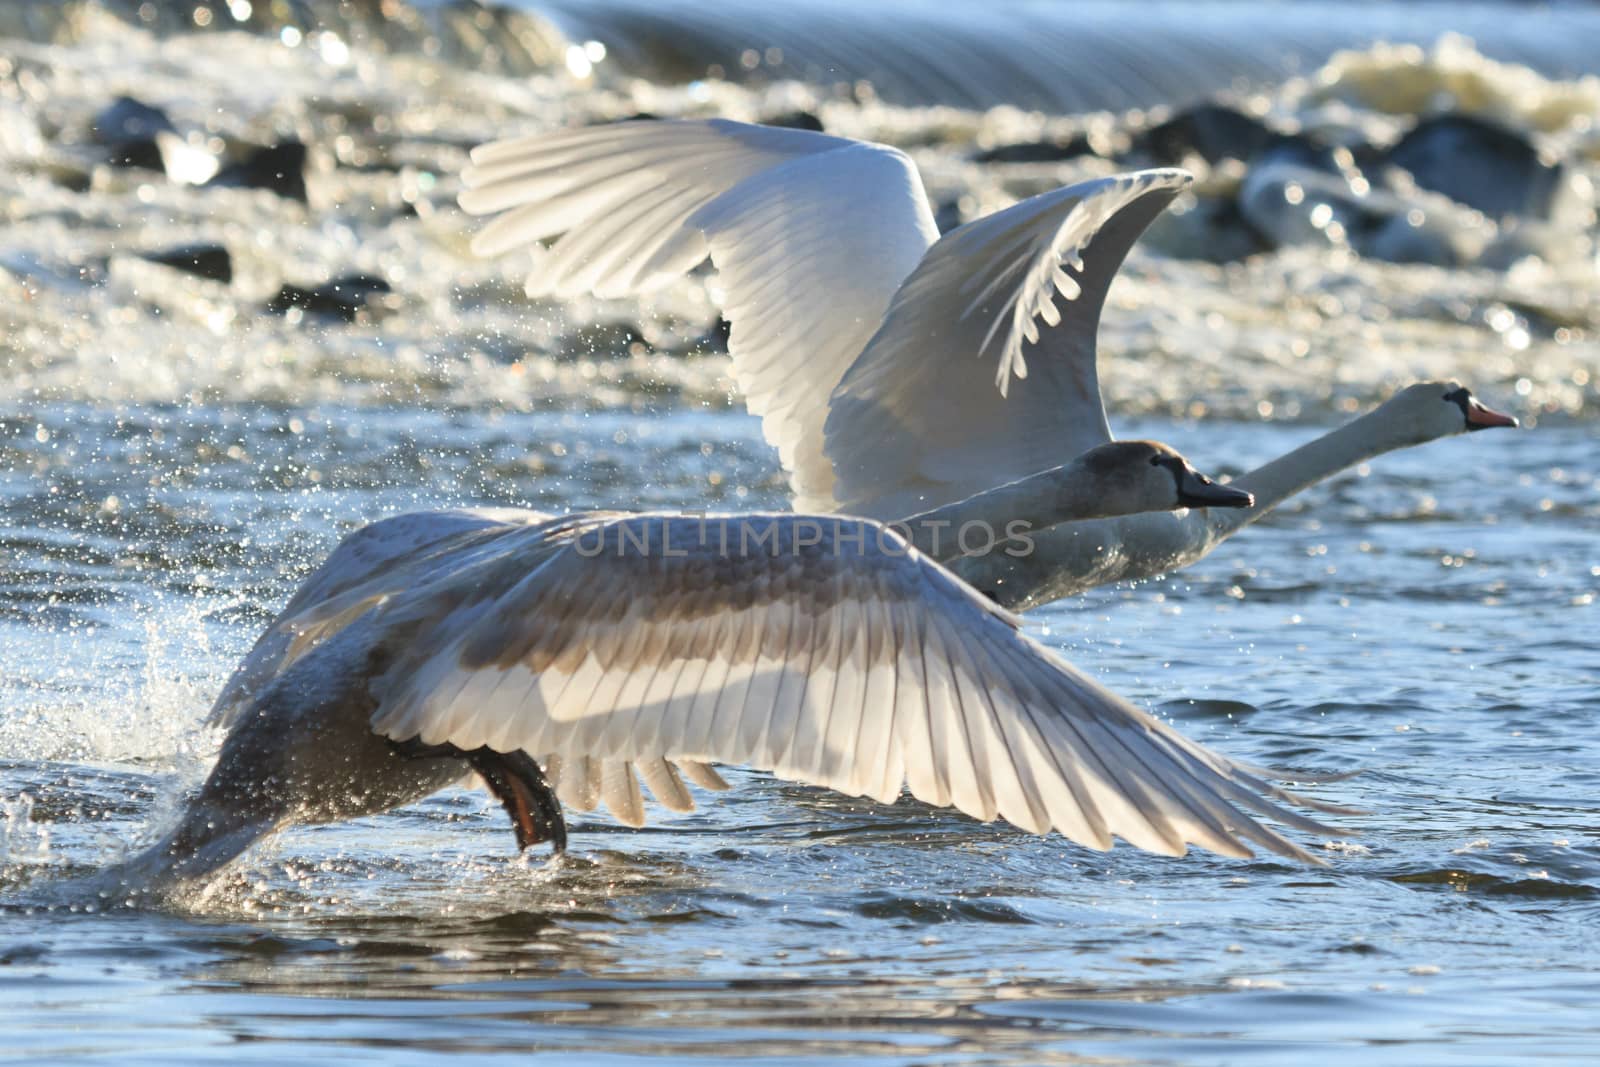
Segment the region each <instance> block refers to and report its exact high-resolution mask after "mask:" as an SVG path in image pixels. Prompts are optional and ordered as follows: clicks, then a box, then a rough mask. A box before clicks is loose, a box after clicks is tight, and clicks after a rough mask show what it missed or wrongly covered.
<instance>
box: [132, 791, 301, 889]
mask: <svg viewBox="0 0 1600 1067" xmlns="http://www.w3.org/2000/svg"><path fill="white" fill-rule="evenodd" d="M277 825H278V821H277V820H276V819H274V818H272V817H271V816H267V815H261V814H243V813H238V812H230V811H228V810H227V809H225V808H221V807H219V806H217V805H212V804H208V803H203V802H202V803H194V804H191V805H190V806H189V810H188V811H186V812H185V813H184V816H183V820H182V821H181V822H180V823H179V824H178V825H177V826H176V827H175V828H173V829H172V830H171V831H170V832H169V833H167V834H166V835H165V836H164V837H162V838H161V840H159V841H157V842H156V843H155V844H153V845H151V846H150V847H149V848H147V849H145V850H144V851H143V852H140V853H138V854H136V855H134V856H132V857H130V858H129V859H126V860H123V861H122V862H121V863H118V864H115V865H114V866H112V867H110V868H107V869H106V870H105V871H103V872H102V875H103V876H104V877H105V878H107V879H109V880H111V881H113V882H115V883H116V884H118V886H119V888H121V889H125V890H126V891H128V892H129V893H146V892H159V891H161V890H163V889H168V888H172V887H174V886H176V885H179V884H181V883H184V882H192V881H195V880H196V879H200V878H204V877H206V876H207V875H209V874H212V873H214V872H215V871H218V870H220V869H221V868H223V867H225V866H227V865H228V864H229V863H231V862H232V861H233V860H234V859H236V858H237V857H238V856H239V855H240V854H242V853H243V852H244V851H245V850H246V849H248V848H249V847H250V846H251V845H253V844H255V843H256V842H257V841H259V840H260V839H261V838H262V837H265V836H266V835H267V834H269V833H271V832H272V831H273V830H275V829H276V828H277Z"/></svg>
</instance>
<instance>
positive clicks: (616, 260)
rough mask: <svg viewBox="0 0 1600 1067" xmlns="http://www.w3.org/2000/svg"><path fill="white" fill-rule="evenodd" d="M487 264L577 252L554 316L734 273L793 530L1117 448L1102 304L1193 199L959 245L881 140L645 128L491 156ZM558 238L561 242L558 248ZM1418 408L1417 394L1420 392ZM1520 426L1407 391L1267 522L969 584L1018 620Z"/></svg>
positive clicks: (1124, 522) (1050, 213) (1099, 211)
mask: <svg viewBox="0 0 1600 1067" xmlns="http://www.w3.org/2000/svg"><path fill="white" fill-rule="evenodd" d="M462 178H463V181H464V184H465V186H466V188H465V190H464V191H463V192H462V194H461V196H460V202H461V205H462V207H463V208H464V209H465V210H467V211H468V212H471V213H474V214H494V215H497V217H496V218H494V219H493V220H492V221H490V222H489V223H488V224H487V225H486V226H485V227H484V229H483V231H482V233H480V234H479V235H478V236H477V237H476V239H475V240H474V241H473V248H474V249H475V250H476V251H478V252H479V253H480V254H483V255H498V254H501V253H505V252H508V251H512V250H518V249H526V248H529V247H532V246H534V245H537V244H540V243H542V242H546V241H548V240H550V239H552V238H556V237H558V236H559V240H556V241H555V242H554V244H553V245H552V246H551V247H550V249H549V250H548V253H547V254H545V255H544V256H542V258H540V259H539V260H538V262H537V263H536V265H535V267H534V269H533V271H532V273H531V274H530V276H529V280H528V284H527V288H528V292H529V294H530V295H534V296H558V297H559V296H573V295H579V294H583V293H595V294H597V295H600V296H623V295H627V294H634V293H645V292H649V291H651V290H653V289H657V288H660V287H661V286H664V285H667V284H669V283H671V282H673V281H674V280H676V279H677V278H679V277H680V276H682V275H683V274H685V273H686V272H688V271H689V270H690V269H692V268H693V267H695V266H696V265H697V264H699V263H700V262H701V261H703V260H705V259H706V258H707V257H709V258H710V259H711V261H712V263H713V265H714V266H715V267H716V268H717V271H718V279H717V283H716V287H717V289H718V290H720V292H721V294H722V296H721V303H722V308H723V312H724V314H725V315H726V316H727V319H728V321H729V323H730V325H731V331H730V334H729V339H728V348H729V351H730V353H731V354H732V357H733V376H734V379H735V381H736V382H737V383H738V386H739V388H740V390H741V391H742V392H743V394H744V397H745V403H746V405H747V406H748V407H749V410H750V411H751V412H752V413H754V414H756V415H759V416H760V417H761V424H762V432H763V434H764V435H765V437H766V439H767V440H768V441H769V442H770V443H771V444H773V445H774V446H776V448H777V450H778V455H779V458H780V460H781V462H782V463H783V466H784V468H785V470H787V471H788V472H789V479H790V485H791V487H792V489H793V491H794V506H795V509H796V510H798V511H836V512H842V513H846V514H852V515H865V516H869V517H872V518H877V519H889V518H892V517H894V516H898V515H905V514H908V513H911V512H916V511H923V510H926V509H929V508H933V507H938V506H941V505H944V504H948V503H950V502H953V501H956V500H960V499H963V498H966V497H971V496H973V495H974V494H976V493H979V492H981V491H982V490H984V489H987V488H989V487H991V486H994V485H997V484H1000V483H1002V482H1008V481H1012V480H1014V479H1017V478H1021V477H1023V476H1025V475H1028V474H1031V473H1033V472H1034V471H1038V470H1041V469H1044V468H1046V467H1048V466H1051V465H1053V464H1057V463H1060V462H1061V458H1062V457H1064V456H1073V455H1077V454H1079V453H1081V452H1084V451H1085V450H1087V449H1090V448H1093V447H1094V446H1096V445H1100V444H1104V443H1105V442H1107V441H1109V440H1111V430H1110V427H1109V425H1108V424H1107V421H1106V415H1105V409H1104V406H1103V404H1102V401H1101V396H1100V385H1099V379H1098V374H1097V370H1096V366H1095V360H1096V354H1095V335H1096V332H1097V330H1098V327H1099V320H1100V313H1101V309H1102V307H1103V305H1104V303H1105V297H1106V292H1107V290H1108V289H1109V288H1110V285H1111V281H1112V279H1113V277H1114V276H1115V275H1116V272H1117V269H1118V268H1119V267H1120V266H1121V264H1122V261H1123V259H1124V258H1125V257H1126V256H1127V254H1128V250H1129V249H1130V248H1131V247H1132V246H1133V243H1134V241H1135V240H1137V239H1138V237H1139V235H1140V234H1141V233H1143V232H1144V230H1145V228H1146V227H1147V226H1148V225H1149V224H1150V223H1151V221H1152V220H1153V219H1155V217H1156V216H1157V215H1159V214H1160V213H1161V212H1162V211H1163V210H1164V209H1165V208H1166V206H1167V205H1168V204H1169V203H1170V202H1171V201H1172V199H1173V198H1174V197H1175V196H1176V195H1177V194H1178V193H1179V192H1180V191H1182V189H1183V188H1184V187H1185V186H1186V185H1188V184H1189V182H1190V180H1191V179H1190V177H1189V175H1188V174H1186V173H1184V172H1183V171H1180V170H1147V171H1140V172H1137V173H1132V174H1125V175H1120V176H1116V177H1110V178H1102V179H1098V180H1094V181H1087V182H1083V183H1080V184H1077V185H1072V186H1068V187H1066V188H1062V189H1057V190H1055V191H1053V192H1049V193H1044V194H1042V195H1039V196H1035V197H1032V198H1030V199H1027V200H1023V201H1021V202H1020V203H1017V204H1015V205H1013V206H1011V207H1009V208H1006V209H1005V210H1003V211H999V212H996V213H995V214H992V215H989V216H987V217H985V218H982V219H978V220H976V221H973V222H970V223H968V224H966V225H964V226H961V227H958V228H957V229H955V230H952V231H951V232H949V233H947V234H945V235H944V236H943V237H941V236H940V235H939V232H938V230H937V228H936V227H935V226H934V221H933V213H932V210H931V209H930V207H929V205H928V200H927V197H926V195H925V194H924V192H923V189H922V182H921V180H920V177H919V176H918V174H917V170H916V166H915V164H914V163H913V162H912V161H911V159H910V158H909V157H907V156H906V155H905V154H904V153H902V152H900V151H898V150H897V149H894V148H890V147H887V146H885V145H880V144H872V143H869V142H864V141H856V140H851V139H848V138H843V137H835V136H831V135H827V134H822V133H814V132H810V131H805V130H791V129H778V128H773V127H766V126H753V125H748V124H745V123H739V122H731V121H727V120H721V119H712V120H704V121H701V120H687V121H686V120H668V121H632V122H620V123H616V124H612V125H605V126H595V127H587V128H578V129H566V130H559V131H555V132H551V133H546V134H539V135H536V136H532V137H527V138H522V139H518V140H510V141H503V142H498V143H495V144H490V145H485V146H482V147H480V148H477V149H475V150H474V151H473V153H472V165H471V166H470V167H468V168H467V170H466V171H465V172H464V173H463V175H462ZM563 235H564V236H563ZM1413 390H1417V391H1413ZM1510 425H1515V422H1514V420H1512V419H1511V418H1509V417H1507V416H1505V415H1501V414H1499V413H1497V412H1494V411H1491V410H1490V409H1488V408H1486V407H1484V406H1483V405H1481V404H1479V403H1478V402H1477V401H1476V400H1474V399H1473V398H1472V396H1471V394H1470V393H1468V392H1467V391H1466V390H1465V389H1464V388H1463V387H1461V386H1460V385H1458V384H1456V383H1448V382H1439V383H1424V384H1423V385H1419V386H1414V387H1412V390H1407V391H1405V392H1402V393H1401V394H1399V395H1398V396H1397V397H1396V398H1394V399H1393V400H1391V401H1390V402H1389V403H1386V404H1384V405H1382V406H1381V407H1379V408H1377V409H1376V410H1374V411H1373V412H1371V413H1369V414H1368V415H1366V416H1364V417H1363V418H1362V419H1359V420H1357V421H1356V422H1354V423H1352V424H1350V425H1349V426H1347V427H1345V428H1343V429H1341V430H1338V431H1335V432H1334V433H1333V434H1330V435H1329V436H1328V437H1327V438H1324V439H1323V441H1321V442H1318V443H1317V444H1316V445H1314V446H1308V447H1307V448H1304V449H1300V450H1297V451H1296V452H1293V453H1291V454H1290V455H1288V456H1285V457H1283V458H1282V459H1280V460H1277V461H1275V462H1273V463H1270V464H1268V465H1267V466H1265V467H1262V468H1260V469H1258V470H1255V471H1251V472H1250V473H1249V474H1247V475H1244V476H1243V477H1242V478H1241V479H1240V480H1239V484H1240V485H1241V486H1242V487H1244V488H1247V489H1249V490H1250V491H1251V492H1252V493H1254V494H1255V496H1256V501H1257V502H1256V505H1255V507H1254V508H1251V509H1247V510H1244V511H1239V512H1233V513H1231V514H1229V515H1228V516H1227V517H1226V521H1223V520H1219V519H1217V518H1215V517H1214V516H1209V515H1207V514H1205V513H1203V512H1192V513H1190V514H1187V515H1181V516H1179V515H1161V516H1148V515H1138V516H1132V517H1128V518H1126V519H1121V520H1117V521H1114V522H1097V523H1093V524H1090V525H1086V526H1083V527H1078V528H1064V529H1062V530H1059V531H1054V532H1053V533H1051V534H1050V535H1049V536H1046V537H1043V538H1041V539H1040V541H1039V544H1038V548H1037V551H1035V552H1034V553H1033V554H1032V555H1031V556H1030V557H1029V558H1028V560H1027V561H1026V566H1025V567H1022V568H1012V569H1001V564H1002V563H1003V562H1004V561H1002V560H998V559H996V558H994V557H989V558H988V559H987V560H985V561H984V563H983V564H982V565H981V566H980V565H977V564H974V563H972V562H971V561H970V560H965V559H953V560H951V561H950V562H951V563H952V565H953V566H955V567H956V569H957V570H958V571H959V572H960V573H962V574H963V575H964V576H967V577H969V578H971V579H972V580H974V581H976V582H977V583H979V585H980V587H981V588H983V589H984V590H985V591H986V592H988V593H990V594H991V595H992V596H994V597H996V598H997V599H999V600H1001V601H1002V602H1003V603H1006V604H1008V605H1011V606H1026V605H1030V604H1034V603H1038V602H1040V601H1043V600H1048V599H1053V598H1055V597H1058V596H1063V595H1067V594H1069V593H1073V592H1077V591H1080V590H1083V589H1086V588H1089V587H1090V586H1094V585H1099V584H1102V583H1104V582H1110V581H1116V580H1119V579H1125V578H1144V577H1151V576H1153V575H1157V574H1160V573H1163V572H1165V571H1168V570H1172V569H1174V568H1177V567H1182V566H1185V565H1187V564H1189V563H1192V562H1194V561H1195V560H1197V559H1199V558H1200V557H1201V556H1204V555H1205V554H1206V553H1208V552H1210V551H1211V550H1212V549H1214V548H1215V547H1216V546H1217V545H1218V544H1220V543H1221V542H1222V541H1223V540H1224V539H1226V538H1227V537H1228V536H1230V535H1231V534H1233V533H1235V532H1237V531H1238V530H1240V529H1242V528H1243V527H1244V526H1246V525H1248V524H1250V523H1251V522H1254V521H1255V520H1256V519H1259V518H1260V517H1261V516H1262V515H1265V514H1266V513H1267V512H1268V511H1270V510H1271V509H1272V508H1273V507H1275V506H1276V505H1277V504H1278V503H1280V502H1281V501H1282V500H1283V499H1285V498H1286V497H1287V496H1289V495H1292V494H1293V493H1295V492H1298V491H1300V490H1301V489H1303V488H1305V487H1307V486H1309V485H1311V484H1313V483H1315V482H1317V481H1320V480H1322V479H1323V478H1326V477H1328V476H1329V475H1332V474H1335V473H1337V472H1338V471H1340V470H1344V469H1346V468H1347V467H1349V466H1351V465H1353V464H1355V463H1359V462H1361V461H1364V460H1366V459H1369V458H1371V457H1372V456H1375V455H1378V454H1380V453H1382V452H1386V451H1389V450H1392V449H1395V448H1403V447H1407V446H1409V445H1414V444H1420V443H1422V442H1424V441H1428V440H1432V439H1434V438H1437V437H1441V436H1445V435H1448V434H1453V433H1460V432H1462V431H1465V430H1470V429H1482V428H1485V427H1489V426H1510Z"/></svg>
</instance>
